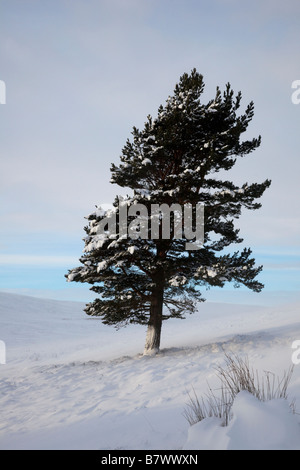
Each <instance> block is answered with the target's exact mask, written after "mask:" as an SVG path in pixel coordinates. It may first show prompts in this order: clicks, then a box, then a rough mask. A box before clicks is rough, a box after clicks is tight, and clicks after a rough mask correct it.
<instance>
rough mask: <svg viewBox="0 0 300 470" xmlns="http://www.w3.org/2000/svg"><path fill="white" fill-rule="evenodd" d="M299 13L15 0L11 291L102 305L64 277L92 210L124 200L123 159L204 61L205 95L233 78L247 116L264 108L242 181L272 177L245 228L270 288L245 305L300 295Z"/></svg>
mask: <svg viewBox="0 0 300 470" xmlns="http://www.w3.org/2000/svg"><path fill="white" fill-rule="evenodd" d="M299 18H300V3H299V1H298V0H287V1H285V2H282V1H276V0H260V1H258V0H251V1H248V0H244V1H243V0H242V1H241V0H207V1H206V0H197V1H196V0H159V1H158V0H97V1H96V0H68V1H67V0H59V1H58V0H55V1H53V0H43V1H38V0H34V1H33V0H25V1H24V0H1V4H0V80H3V81H4V82H5V84H6V104H0V124H1V125H0V136H1V139H0V220H1V224H0V289H2V290H8V291H16V292H20V293H28V294H33V295H39V296H47V297H52V298H60V299H61V298H62V299H80V300H89V299H90V298H91V296H90V294H89V291H88V286H83V285H77V284H74V283H72V284H67V283H66V282H65V279H64V273H65V272H67V270H68V269H69V268H72V267H75V266H77V265H78V258H79V257H80V255H81V252H82V249H83V242H82V237H83V236H84V231H83V227H84V225H85V222H86V221H85V219H84V216H86V215H87V214H89V213H90V212H92V211H93V209H94V207H95V205H96V204H99V203H110V202H112V200H113V198H114V196H115V194H116V193H119V192H120V191H118V188H117V187H116V186H115V185H111V184H110V183H109V180H110V164H111V162H115V163H117V162H118V161H119V156H120V153H121V149H122V147H123V145H124V144H125V141H126V139H127V138H128V137H130V132H131V130H132V127H133V126H137V127H142V126H143V123H144V122H145V119H146V116H147V115H148V114H152V115H155V114H156V111H157V108H158V106H159V105H160V104H161V103H164V102H165V100H166V98H167V97H168V95H169V94H171V93H172V91H173V89H174V85H175V83H176V82H177V81H178V79H179V77H180V75H182V73H184V72H189V71H190V70H191V69H192V68H194V67H196V68H197V70H198V71H199V72H200V73H202V74H203V76H204V81H205V84H206V87H205V92H204V100H208V99H210V98H212V97H213V95H214V93H215V88H216V86H217V85H219V86H220V87H221V89H223V88H224V86H225V84H226V83H227V82H230V83H231V85H232V87H233V89H234V90H235V91H236V92H238V91H239V90H241V91H242V95H243V100H242V108H243V107H244V108H245V107H246V106H247V104H248V102H249V101H251V100H253V101H254V103H255V116H254V119H253V121H252V123H251V126H250V128H249V131H248V132H249V134H250V136H257V135H258V134H261V135H262V145H261V147H260V148H259V149H258V150H257V151H256V152H254V153H253V154H252V155H251V156H249V157H247V158H246V159H242V160H241V161H239V163H238V164H237V165H236V167H235V168H234V169H233V170H232V172H231V177H232V179H233V180H234V181H235V182H241V183H244V182H260V181H263V180H265V179H266V178H270V179H272V186H271V188H270V189H269V190H268V191H267V192H266V193H265V195H264V197H263V198H262V203H263V207H262V209H260V211H257V212H248V213H247V212H244V213H243V214H242V218H241V219H240V222H239V226H240V228H241V235H242V236H243V238H244V244H243V246H244V245H245V246H250V247H251V248H252V250H253V255H254V256H255V258H256V259H257V263H258V264H264V266H265V269H264V272H263V274H262V275H261V280H262V282H264V283H265V285H266V287H265V290H264V292H262V293H261V294H259V295H258V296H257V294H253V293H247V292H244V291H239V294H238V295H237V294H235V297H232V299H233V300H234V299H235V298H236V299H240V298H241V297H243V298H244V299H249V301H251V302H256V303H261V302H265V301H266V299H267V298H268V297H267V296H268V294H272V295H274V293H277V298H282V299H283V298H286V295H289V294H290V296H291V298H292V296H293V295H294V294H295V293H296V294H297V292H299V290H300V289H299V287H300V286H299V274H300V248H299V239H300V237H299V235H300V229H299V228H300V224H299V222H300V209H299V184H298V180H299V174H300V159H299V156H298V152H299V135H300V134H299V124H300V105H295V104H293V103H292V101H291V95H292V92H293V90H292V88H291V86H292V82H293V81H294V80H297V79H300V64H299V60H298V59H299V43H300V31H299ZM235 248H236V247H235ZM227 290H228V291H229V290H230V289H227ZM230 292H231V290H230ZM286 293H288V294H286ZM214 295H216V296H217V297H218V298H221V297H222V295H224V296H226V295H227V294H226V295H225V293H224V294H223V291H221V292H217V293H214V292H209V293H208V294H207V295H206V297H207V298H208V299H210V298H211V299H213V298H214ZM247 301H248V300H247Z"/></svg>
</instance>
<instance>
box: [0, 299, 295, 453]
mask: <svg viewBox="0 0 300 470" xmlns="http://www.w3.org/2000/svg"><path fill="white" fill-rule="evenodd" d="M83 308H84V304H81V303H77V302H59V301H53V300H46V299H37V298H32V297H26V296H18V295H13V294H6V293H1V292H0V339H1V341H4V343H5V346H6V363H5V364H0V410H1V423H0V449H96V450H97V449H98V450H99V449H103V450H110V449H136V450H138V449H143V450H147V449H149V450H151V449H152V450H153V449H154V450H161V449H166V450H173V449H175V450H179V449H217V448H221V449H242V448H245V449H248V448H259V449H267V448H270V449H280V448H283V449H295V448H297V449H298V448H299V444H300V436H299V415H296V414H294V415H293V414H292V413H291V412H290V409H289V407H288V403H287V401H286V400H275V401H270V402H265V403H262V402H258V401H257V400H256V399H255V398H254V397H252V396H249V395H248V394H246V393H244V392H243V393H240V394H239V395H238V396H237V397H236V400H235V402H234V404H233V418H232V420H231V421H230V423H229V425H228V426H227V427H221V426H220V422H219V421H218V420H217V419H212V418H208V419H206V420H204V421H202V422H200V423H197V424H196V425H194V426H192V427H190V425H189V423H188V422H187V420H186V419H185V418H184V415H183V411H184V408H185V406H186V403H187V402H188V392H192V390H193V389H194V390H195V391H196V392H197V395H198V396H199V397H201V396H203V395H205V393H206V392H207V382H209V384H210V386H211V387H212V388H214V387H217V386H219V380H218V379H217V377H216V373H215V372H216V367H217V366H218V365H224V352H233V353H235V354H239V355H241V356H243V355H247V356H248V358H249V363H250V364H251V365H252V366H253V368H254V369H258V370H260V371H264V370H269V371H271V372H273V373H274V374H276V375H279V376H282V373H283V371H284V370H287V369H288V368H289V367H290V366H291V357H292V354H293V352H294V350H293V349H292V347H291V346H292V343H293V341H295V340H298V339H300V322H299V304H295V305H285V306H283V307H282V306H279V307H276V308H274V307H272V308H266V307H257V306H251V305H234V304H225V303H224V304H222V303H217V302H215V303H213V302H206V303H204V304H201V305H200V306H199V312H198V313H197V314H194V315H192V316H189V317H188V318H187V319H186V320H169V321H168V322H166V325H165V327H164V330H163V332H162V343H161V350H160V352H159V353H158V354H156V355H154V356H150V357H148V356H144V355H143V347H144V340H145V334H146V331H145V327H144V326H141V325H132V326H130V327H128V328H126V329H120V330H115V329H114V328H112V327H108V326H105V325H103V324H102V323H101V321H100V319H99V318H93V317H88V316H87V315H85V313H84V312H83ZM288 395H289V397H290V398H291V400H293V399H295V405H296V411H299V409H300V365H296V366H295V368H294V373H293V376H292V380H291V382H290V386H289V390H288ZM297 406H298V407H297Z"/></svg>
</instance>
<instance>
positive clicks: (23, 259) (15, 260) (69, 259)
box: [0, 254, 78, 267]
mask: <svg viewBox="0 0 300 470" xmlns="http://www.w3.org/2000/svg"><path fill="white" fill-rule="evenodd" d="M72 264H76V265H77V264H78V258H76V257H74V256H52V255H51V256H48V255H23V254H0V265H10V266H43V267H46V266H68V265H72Z"/></svg>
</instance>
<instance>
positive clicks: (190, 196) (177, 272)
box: [66, 69, 271, 354]
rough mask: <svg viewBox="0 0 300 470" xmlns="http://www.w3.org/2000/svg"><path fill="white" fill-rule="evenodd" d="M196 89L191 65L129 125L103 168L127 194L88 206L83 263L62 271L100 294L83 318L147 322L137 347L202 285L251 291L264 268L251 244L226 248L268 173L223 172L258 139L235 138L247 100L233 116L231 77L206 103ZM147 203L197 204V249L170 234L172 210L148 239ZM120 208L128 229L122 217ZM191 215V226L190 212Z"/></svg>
mask: <svg viewBox="0 0 300 470" xmlns="http://www.w3.org/2000/svg"><path fill="white" fill-rule="evenodd" d="M203 90H204V82H203V77H202V75H200V74H199V73H198V72H197V71H196V69H193V70H192V71H191V73H190V74H187V73H185V74H183V75H182V76H181V77H180V80H179V82H178V83H177V84H176V86H175V89H174V93H173V96H169V97H168V99H167V101H166V104H165V106H162V105H161V106H160V107H159V109H158V113H157V117H156V118H155V119H153V118H152V117H151V116H150V115H149V116H148V117H147V120H146V122H145V125H144V128H143V130H139V129H137V128H136V127H134V128H133V131H132V136H133V138H132V139H131V140H130V139H128V140H127V142H126V145H125V146H124V148H123V150H122V155H121V157H120V160H121V161H120V164H119V165H118V166H117V165H115V164H112V166H111V173H112V178H111V182H112V183H115V184H117V185H119V186H121V187H124V188H130V189H131V190H132V192H133V194H132V195H130V196H127V198H123V199H119V198H116V200H115V201H114V204H113V206H114V208H113V209H112V210H111V211H109V212H107V211H106V212H105V211H103V210H102V209H101V207H97V206H96V210H95V211H94V212H93V213H92V214H90V215H89V216H88V217H87V219H88V221H89V224H88V225H87V226H86V227H85V232H86V234H87V236H86V237H85V239H84V241H85V248H84V254H83V256H82V257H81V258H80V262H81V264H82V266H80V267H77V268H74V269H72V270H70V271H69V273H68V274H67V275H66V277H67V280H68V281H76V282H87V283H89V284H91V285H92V287H91V290H92V291H94V292H95V293H96V294H98V295H99V296H98V298H96V299H95V300H94V301H93V302H91V303H90V304H88V305H87V306H86V309H85V311H86V313H87V314H88V315H95V316H100V317H101V318H102V321H103V323H105V324H108V325H115V326H122V325H126V324H128V323H139V324H145V325H147V326H148V329H147V336H146V345H145V354H148V353H152V352H153V351H157V350H158V349H159V347H160V337H161V327H162V322H163V320H166V319H168V318H174V317H176V318H184V317H185V315H186V314H187V313H193V312H194V311H195V310H196V308H197V304H198V302H201V301H203V300H204V299H203V297H202V294H201V290H202V289H205V288H209V287H210V286H219V287H223V286H224V284H225V283H226V282H233V283H234V286H235V287H238V286H240V285H244V286H246V287H248V288H249V289H251V290H252V291H255V292H260V291H261V289H262V288H263V285H262V284H261V283H260V282H258V281H257V280H256V278H257V275H258V274H259V273H260V271H261V270H262V266H255V260H254V259H253V258H251V249H250V248H244V249H242V251H234V252H233V253H230V252H229V250H228V247H229V246H230V245H232V244H238V243H241V242H242V241H243V239H242V238H240V236H239V230H238V229H236V228H235V226H234V220H235V219H238V218H239V217H240V215H241V210H242V208H247V209H250V210H256V209H259V208H260V207H261V204H260V203H258V202H257V200H258V199H259V198H260V197H261V196H262V195H263V193H264V191H265V190H266V188H268V187H269V186H270V184H271V182H270V181H269V180H266V181H264V182H263V183H252V184H248V182H245V183H244V184H243V185H242V186H236V185H235V184H234V183H233V182H231V181H229V180H227V179H226V178H225V175H226V172H227V171H229V170H230V169H231V168H232V167H233V166H234V164H235V162H236V160H237V158H238V157H244V156H246V155H248V154H250V153H251V152H252V151H254V150H255V149H256V148H258V147H259V145H260V143H261V138H260V136H259V137H258V138H253V139H252V140H245V141H241V135H242V134H243V133H244V132H245V131H246V130H247V128H248V125H249V123H250V121H251V120H252V118H253V115H254V105H253V102H251V103H250V104H249V105H248V106H247V108H246V110H245V111H244V113H242V114H241V115H239V116H238V115H237V111H238V109H239V107H240V102H241V98H242V95H241V92H239V93H238V94H237V95H236V96H234V92H233V90H232V88H231V85H230V84H229V83H228V84H227V85H226V87H225V90H224V92H223V93H222V92H221V90H220V89H219V87H217V89H216V94H215V97H214V99H212V100H211V101H209V102H208V103H206V104H204V103H202V102H201V101H200V98H201V95H202V93H203ZM218 176H219V177H218ZM154 204H156V205H159V206H160V207H162V206H161V205H162V204H166V205H168V207H170V208H172V207H173V206H172V205H173V204H177V205H179V206H180V207H183V206H186V205H190V207H193V208H195V207H196V205H197V204H198V205H199V204H202V205H204V214H205V217H204V240H203V244H202V246H201V247H200V248H199V247H195V249H187V242H188V241H190V238H191V237H187V235H186V233H182V236H181V237H177V236H176V232H175V224H176V220H177V219H176V212H175V211H174V212H173V211H171V212H170V232H169V233H170V236H169V237H168V238H164V237H162V224H163V221H162V218H161V217H159V216H158V218H157V224H158V225H157V227H158V232H156V235H155V236H153V233H154V232H153V227H152V230H151V222H152V221H153V219H154V216H153V215H152V217H151V208H152V207H154V206H153V205H154ZM155 207H157V206H155ZM124 211H125V212H126V214H127V221H128V231H130V236H128V233H129V232H128V231H127V227H125V226H124V223H123V222H122V221H123V216H122V214H124V213H125V212H124ZM177 215H178V214H177ZM185 217H186V220H187V216H185ZM191 220H192V228H193V229H195V227H196V226H195V224H196V222H195V214H193V215H192V219H191ZM180 223H181V225H183V223H184V217H182V219H181V222H180ZM104 229H105V230H104ZM196 248H197V249H196Z"/></svg>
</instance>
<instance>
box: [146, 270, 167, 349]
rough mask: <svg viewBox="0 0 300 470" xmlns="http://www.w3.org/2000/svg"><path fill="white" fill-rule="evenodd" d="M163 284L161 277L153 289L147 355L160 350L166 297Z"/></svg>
mask: <svg viewBox="0 0 300 470" xmlns="http://www.w3.org/2000/svg"><path fill="white" fill-rule="evenodd" d="M163 284H164V283H163V280H162V279H160V281H158V282H156V286H155V288H154V289H153V293H152V301H151V306H150V317H149V322H148V328H147V335H146V343H145V349H144V355H145V356H149V355H154V354H156V353H157V352H158V351H159V346H160V335H161V326H162V313H163V297H164V287H163Z"/></svg>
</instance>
